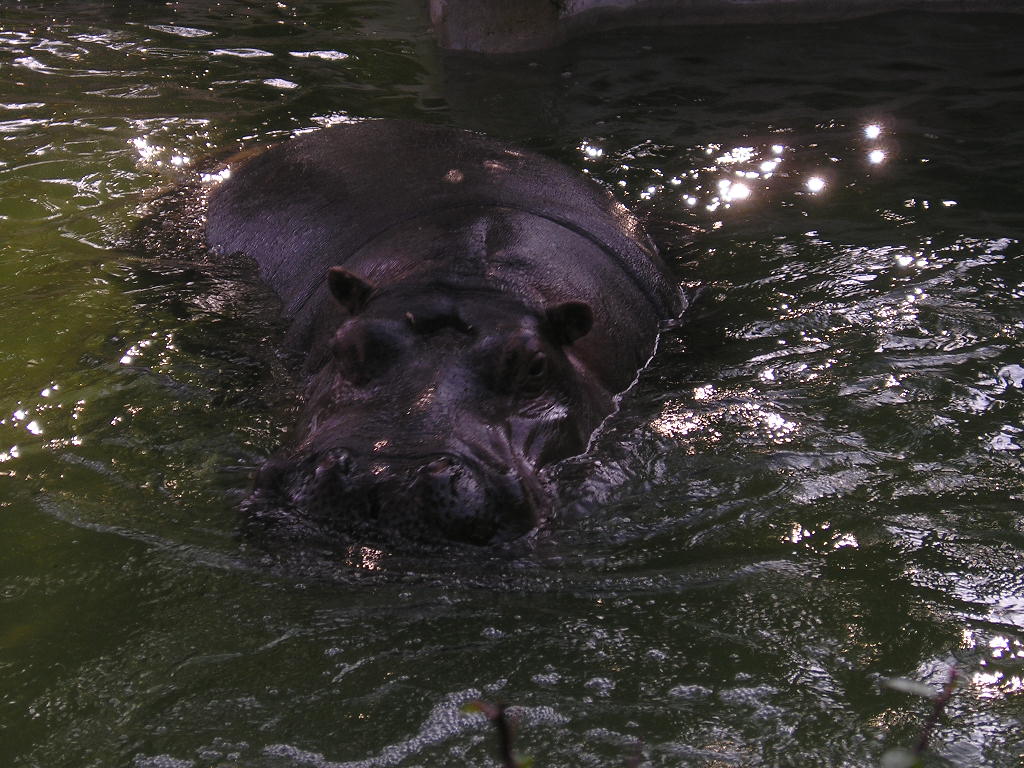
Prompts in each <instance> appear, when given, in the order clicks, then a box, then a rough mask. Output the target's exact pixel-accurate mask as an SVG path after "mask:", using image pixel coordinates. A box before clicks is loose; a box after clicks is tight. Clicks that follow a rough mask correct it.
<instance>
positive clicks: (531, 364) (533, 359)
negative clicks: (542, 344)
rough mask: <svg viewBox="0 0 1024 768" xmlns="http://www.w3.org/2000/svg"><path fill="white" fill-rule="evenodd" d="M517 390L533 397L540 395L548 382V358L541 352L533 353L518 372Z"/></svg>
mask: <svg viewBox="0 0 1024 768" xmlns="http://www.w3.org/2000/svg"><path fill="white" fill-rule="evenodd" d="M518 378H519V390H520V392H522V394H524V395H527V396H530V397H533V396H535V395H538V394H540V393H541V392H542V391H543V389H544V385H545V384H547V380H548V358H547V356H546V355H545V354H544V353H543V352H534V353H533V354H532V355H530V357H529V358H528V359H527V360H526V365H525V366H524V367H523V368H522V369H521V370H520V374H519V377H518Z"/></svg>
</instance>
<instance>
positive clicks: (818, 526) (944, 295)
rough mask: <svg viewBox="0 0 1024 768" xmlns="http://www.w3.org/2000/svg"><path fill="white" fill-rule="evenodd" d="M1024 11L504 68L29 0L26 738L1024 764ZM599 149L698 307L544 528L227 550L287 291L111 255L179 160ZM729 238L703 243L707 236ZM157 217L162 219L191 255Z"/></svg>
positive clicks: (604, 48) (255, 27) (13, 669)
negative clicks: (429, 544) (379, 131)
mask: <svg viewBox="0 0 1024 768" xmlns="http://www.w3.org/2000/svg"><path fill="white" fill-rule="evenodd" d="M1022 39H1024V23H1022V20H1021V19H1020V18H1012V17H997V16H992V17H930V16H923V15H921V16H912V15H905V16H893V17H881V18H877V19H873V20H869V21H862V22H858V23H855V24H843V25H823V26H809V27H788V28H773V27H760V28H716V29H696V30H689V31H687V30H677V31H665V32H662V33H658V34H652V33H642V34H640V33H636V34H634V33H628V34H627V33H619V34H616V35H607V36H602V37H594V38H590V39H588V40H585V41H581V42H578V43H576V44H573V45H571V46H569V47H567V48H566V49H564V50H561V51H559V52H557V53H554V54H550V55H547V56H536V57H530V58H526V59H523V60H513V61H503V62H499V63H495V62H487V61H484V60H481V59H476V58H470V59H451V58H445V57H442V56H440V55H439V54H438V53H437V52H436V51H435V50H434V48H433V47H432V43H431V41H430V37H429V35H428V34H427V24H426V20H425V19H424V18H423V14H422V11H421V10H420V9H419V4H418V3H416V2H413V1H412V0H408V2H401V1H399V0H390V1H385V0H376V1H374V0H366V1H363V2H309V3H302V4H291V3H278V4H270V3H265V4H260V5H259V6H258V7H256V6H255V4H251V3H246V2H242V1H241V0H226V1H225V2H221V3H217V4H213V3H209V4H207V3H194V2H189V1H187V0H185V1H183V2H176V3H170V4H162V3H127V2H112V3H98V2H94V3H87V2H74V3H72V2H65V3H60V2H57V3H50V2H47V3H41V2H13V1H12V0H8V2H5V3H0V329H2V330H0V334H2V336H0V340H2V343H0V764H3V765H13V766H40V767H41V768H43V767H45V768H57V767H59V766H68V767H69V768H70V767H71V766H75V768H82V767H83V766H104V767H105V766H135V767H138V768H185V767H186V766H190V767H191V766H195V767H197V768H198V767H200V766H217V767H218V768H221V767H224V766H246V767H248V766H259V767H260V768H262V767H264V766H266V767H268V768H269V767H273V768H278V767H283V766H288V767H291V766H342V765H343V766H374V767H378V766H402V767H403V768H405V767H408V766H455V765H459V766H463V765H465V766H469V765H481V766H482V765H494V764H495V758H494V754H495V740H494V737H493V734H492V732H491V730H490V727H489V725H488V724H487V723H486V722H485V721H484V720H483V719H482V716H480V715H465V714H462V713H461V712H460V708H461V707H462V705H463V704H465V703H466V702H467V701H470V700H473V699H476V698H483V699H487V700H491V701H499V700H500V701H504V702H507V703H508V704H510V705H512V706H513V710H512V711H513V713H514V715H515V717H516V719H517V722H518V737H517V746H518V748H519V749H520V751H521V752H523V753H526V754H530V755H532V756H534V757H535V760H536V762H535V765H537V766H622V765H626V764H627V761H628V760H629V759H630V757H631V756H633V755H634V754H635V753H636V751H637V749H638V748H639V749H640V750H641V752H642V755H643V763H642V764H643V765H651V766H707V767H709V768H710V767H711V766H824V765H829V766H875V765H879V762H880V760H881V758H882V754H883V753H884V752H885V751H886V750H887V749H890V748H893V747H909V746H912V745H913V744H914V742H915V741H916V740H917V738H918V735H919V733H920V731H921V728H922V724H923V722H924V721H925V719H926V717H927V716H928V713H929V712H930V710H931V703H930V702H929V701H927V700H926V699H924V698H920V697H918V696H915V695H912V694H908V693H906V692H902V691H898V690H893V689H891V688H889V687H886V685H884V681H885V680H886V679H888V678H909V679H912V680H917V681H922V682H924V683H926V684H928V685H929V686H932V687H933V688H936V689H937V688H939V687H941V686H942V684H943V683H944V682H945V681H946V680H947V678H948V676H949V670H950V668H951V667H955V668H956V669H957V670H958V674H959V678H960V681H961V685H960V687H959V688H958V689H957V690H956V692H955V693H954V695H953V698H952V700H951V702H950V704H949V705H948V707H947V708H946V711H945V713H944V716H943V717H942V718H941V719H940V721H939V723H938V725H937V726H936V728H935V730H934V732H933V733H932V737H931V744H930V748H929V752H928V756H927V758H926V764H927V765H930V766H1018V765H1020V762H1021V759H1022V758H1021V755H1022V754H1024V736H1022V735H1021V734H1022V733H1024V731H1022V725H1021V717H1022V713H1024V522H1022V515H1021V508H1022V491H1024V484H1022V482H1021V449H1022V446H1024V417H1022V408H1024V351H1022V349H1021V341H1022V338H1024V302H1022V296H1024V254H1022V245H1021V243H1022V238H1024V219H1022V213H1021V211H1022V209H1024V181H1022V179H1024V163H1022V159H1021V158H1022V157H1024V53H1022V52H1021V49H1020V41H1021V40H1022ZM362 116H374V117H375V116H388V117H408V118H419V119H425V120H430V121H436V122H442V123H448V124H453V125H460V126H465V127H470V128H474V129H478V130H482V131H485V132H487V133H489V134H491V135H493V136H496V137H500V138H508V139H511V140H514V141H516V142H518V143H521V144H525V145H527V146H529V147H532V148H535V149H539V150H541V151H544V152H546V153H548V154H551V155H553V156H555V157H558V158H560V159H562V160H564V161H566V162H568V163H569V164H571V165H573V166H576V167H578V168H581V169H585V170H586V171H587V172H589V173H590V174H592V175H593V176H594V177H595V178H596V179H598V180H599V181H600V182H601V183H603V184H605V185H607V186H608V187H609V188H611V189H613V190H614V191H615V192H616V193H617V194H618V196H619V197H620V198H621V199H622V200H623V201H624V202H627V203H628V204H630V205H631V206H632V207H633V208H634V209H636V210H637V211H638V212H640V213H641V214H643V215H644V216H646V217H648V218H649V219H650V220H651V228H652V230H654V231H655V232H656V233H657V236H658V238H659V239H660V240H661V241H662V243H663V244H664V245H665V249H664V250H665V253H666V255H667V257H668V258H669V259H670V260H671V261H672V262H673V264H674V265H675V267H676V269H677V271H678V274H679V276H680V280H681V282H685V283H687V284H688V285H695V284H697V283H701V284H703V285H704V286H705V291H704V293H703V294H702V296H701V298H700V300H699V301H698V302H697V304H696V305H695V306H694V308H693V310H692V312H691V314H690V315H689V318H688V322H687V323H686V324H685V325H683V326H682V327H680V328H678V329H675V330H673V331H670V332H669V333H667V334H666V335H665V336H664V338H663V341H662V344H661V349H660V351H659V353H658V355H657V357H656V358H655V360H654V362H653V364H652V365H651V367H650V368H649V369H648V370H647V371H646V372H645V373H644V374H643V376H642V377H641V379H640V382H639V384H638V386H637V387H636V388H635V389H634V391H633V392H631V393H630V394H629V396H628V397H626V399H625V400H624V401H623V407H622V409H621V412H620V413H619V414H618V415H617V416H616V417H615V418H614V419H613V420H612V421H611V422H609V423H608V425H607V428H606V429H605V431H604V432H603V434H602V435H601V437H600V438H599V439H598V440H597V441H596V443H595V446H594V450H593V451H592V452H591V454H589V455H588V456H586V457H584V458H581V459H578V460H575V461H572V462H568V463H567V464H566V465H564V466H562V467H560V468H559V471H558V472H557V474H558V476H559V480H560V482H561V488H562V496H563V499H564V504H563V506H564V509H565V514H564V515H563V517H562V519H561V520H559V521H558V522H557V523H556V524H555V525H554V526H553V529H552V530H551V531H550V533H549V535H548V536H546V537H545V538H544V539H543V540H541V541H540V542H539V544H538V546H537V547H536V550H535V551H533V552H530V553H527V554H525V555H523V556H520V557H494V556H490V555H488V554H486V553H481V554H476V555H472V554H467V553H458V554H457V555H453V556H450V557H445V556H433V557H422V558H414V557H394V556H390V555H389V554H387V553H381V552H377V551H374V550H370V549H367V550H364V551H354V552H350V553H347V555H344V556H340V555H333V556H332V555H329V554H327V553H301V552H299V553H295V552H292V553H287V554H286V555H280V556H274V557H264V556H262V555H261V554H260V553H257V552H253V551H251V548H250V547H246V546H245V545H244V544H242V543H240V542H238V541H237V540H236V539H235V536H234V530H235V522H236V521H235V512H234V504H235V503H236V501H237V499H238V496H239V494H240V493H241V492H242V491H243V490H244V489H245V487H246V485H247V482H248V480H247V478H248V472H249V469H250V468H251V467H252V466H253V465H254V464H255V463H257V462H258V461H259V459H260V457H262V456H264V455H266V454H267V453H268V452H269V451H270V450H272V448H273V446H274V445H275V444H276V443H277V441H278V440H279V439H280V436H281V431H282V429H284V428H285V427H286V426H287V423H288V410H289V407H290V406H291V405H292V403H293V390H292V389H291V383H290V378H289V373H288V368H287V366H286V365H285V361H283V360H282V359H281V358H280V356H279V355H278V353H277V352H276V347H275V339H276V338H277V336H276V334H277V330H278V329H277V328H276V327H275V325H274V323H273V322H271V321H269V320H268V319H267V318H268V317H269V316H271V315H272V314H273V308H272V304H271V303H270V302H269V299H268V297H267V295H266V292H265V291H264V290H263V289H262V288H261V287H260V286H259V285H258V284H256V283H255V282H254V281H253V280H252V278H251V276H250V275H248V274H247V273H246V272H245V271H244V270H241V269H238V268H237V267H232V266H231V265H227V266H224V267H222V268H217V269H214V268H202V269H196V268H194V267H193V266H191V265H190V264H189V259H190V257H191V256H194V253H190V251H189V247H188V242H187V240H183V242H182V243H181V244H180V246H176V247H173V248H172V247H168V251H169V252H168V254H167V258H166V259H164V260H161V261H159V262H152V261H150V262H147V261H144V260H140V259H138V258H137V257H136V255H135V254H133V253H132V252H131V251H130V250H129V249H128V248H127V245H126V243H127V241H128V233H129V232H130V231H131V228H132V226H133V223H134V222H135V221H136V220H137V219H138V217H139V216H140V209H141V207H142V206H143V204H144V201H145V199H146V196H147V195H150V194H152V193H153V192H154V191H155V190H158V189H160V188H162V187H166V186H168V185H171V184H173V183H174V182H175V181H176V180H178V179H180V178H181V177H182V174H183V173H185V171H184V170H183V169H184V168H185V167H187V166H188V165H189V164H190V163H191V162H192V161H194V160H196V159H198V158H201V157H203V156H206V155H209V154H210V153H213V152H216V151H220V150H222V149H225V148H233V147H238V146H249V145H253V144H256V143H258V142H262V141H267V140H273V139H278V138H281V137H285V136H288V135H290V134H291V133H293V132H295V131H300V130H306V129H309V128H312V127H315V126H318V125H323V124H328V123H331V122H333V121H337V120H340V119H346V118H347V117H362ZM690 227H697V228H699V229H700V230H702V231H703V234H700V235H699V236H698V238H697V240H696V243H695V244H694V245H693V246H687V245H686V240H687V237H686V233H687V232H688V228H690ZM169 239H171V240H173V238H169Z"/></svg>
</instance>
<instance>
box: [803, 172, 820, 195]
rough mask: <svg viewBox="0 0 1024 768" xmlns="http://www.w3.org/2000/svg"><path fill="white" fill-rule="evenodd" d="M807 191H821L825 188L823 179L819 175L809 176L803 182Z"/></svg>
mask: <svg viewBox="0 0 1024 768" xmlns="http://www.w3.org/2000/svg"><path fill="white" fill-rule="evenodd" d="M804 186H805V187H807V191H808V192H814V193H815V194H816V193H818V192H821V190H823V189H824V188H825V180H824V179H823V178H821V176H811V178H809V179H808V180H807V181H806V182H805V184H804Z"/></svg>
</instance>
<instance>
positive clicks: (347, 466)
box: [244, 449, 549, 545]
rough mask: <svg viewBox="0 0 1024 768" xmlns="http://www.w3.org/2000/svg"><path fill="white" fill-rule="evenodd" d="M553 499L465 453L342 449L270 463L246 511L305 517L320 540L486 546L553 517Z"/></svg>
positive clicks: (275, 518)
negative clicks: (380, 453)
mask: <svg viewBox="0 0 1024 768" xmlns="http://www.w3.org/2000/svg"><path fill="white" fill-rule="evenodd" d="M548 503H549V499H548V497H547V494H546V493H545V492H544V491H543V489H542V488H541V487H540V486H539V484H538V483H537V482H536V478H535V477H530V478H526V479H524V478H523V477H522V476H521V475H519V474H518V473H516V472H514V471H512V470H508V471H506V472H504V473H501V472H497V471H495V470H493V469H488V468H486V467H484V466H482V465H481V464H480V463H479V462H476V461H474V460H471V459H467V458H464V457H459V456H454V455H451V454H437V455H434V456H417V457H366V456H358V455H355V454H354V453H353V452H352V451H348V450H345V449H337V450H334V451H331V452H329V453H326V454H322V455H315V456H307V457H304V458H302V459H301V460H299V461H294V460H288V459H285V458H277V459H274V460H271V461H269V462H267V463H266V464H265V465H264V466H263V467H262V468H261V469H260V471H259V473H258V475H257V478H256V482H255V489H254V491H253V493H252V495H251V496H250V497H249V499H248V500H247V501H246V502H245V504H244V512H245V515H246V518H247V521H248V524H249V525H250V526H253V527H254V528H260V527H263V526H267V525H270V526H276V527H280V526H281V522H282V520H285V521H291V522H295V521H301V523H302V526H303V528H304V529H305V531H306V532H309V528H310V527H311V526H312V527H315V529H316V531H315V532H316V535H317V537H319V538H330V539H334V538H339V537H350V538H351V537H354V536H369V537H371V538H374V539H377V540H380V539H381V538H384V539H391V540H394V539H396V538H399V537H400V538H402V539H414V540H417V541H424V542H431V541H433V542H447V541H453V542H461V543H467V544H476V545H483V544H500V543H504V542H508V541H511V540H513V539H516V538H518V537H520V536H522V535H523V534H525V533H527V532H528V531H530V530H531V529H533V528H534V527H536V525H537V524H538V522H539V521H540V520H541V519H542V518H543V517H544V516H545V515H546V514H547V509H548Z"/></svg>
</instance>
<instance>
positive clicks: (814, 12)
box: [430, 0, 1024, 53]
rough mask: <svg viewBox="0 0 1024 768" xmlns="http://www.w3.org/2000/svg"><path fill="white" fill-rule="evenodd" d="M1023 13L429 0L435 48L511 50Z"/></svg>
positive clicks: (999, 2) (764, 1) (805, 4)
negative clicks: (603, 34) (703, 30)
mask: <svg viewBox="0 0 1024 768" xmlns="http://www.w3.org/2000/svg"><path fill="white" fill-rule="evenodd" d="M907 10H921V11H940V12H948V13H963V12H976V13H977V12H998V13H1005V12H1013V13H1024V0H430V16H431V21H432V22H433V24H434V29H435V30H436V33H437V37H438V41H439V43H440V45H441V47H442V48H447V49H450V50H465V51H476V52H479V53H516V52H522V51H531V50H539V49H543V48H550V47H552V46H555V45H557V44H558V43H560V42H562V41H563V40H565V39H566V38H567V37H571V36H574V35H578V34H583V33H586V32H591V31H596V30H600V29H609V28H614V27H617V26H618V27H643V26H686V25H704V24H758V23H772V24H790V23H803V22H813V21H830V20H841V19H851V18H856V17H859V16H868V15H872V14H877V13H884V12H890V11H907Z"/></svg>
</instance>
